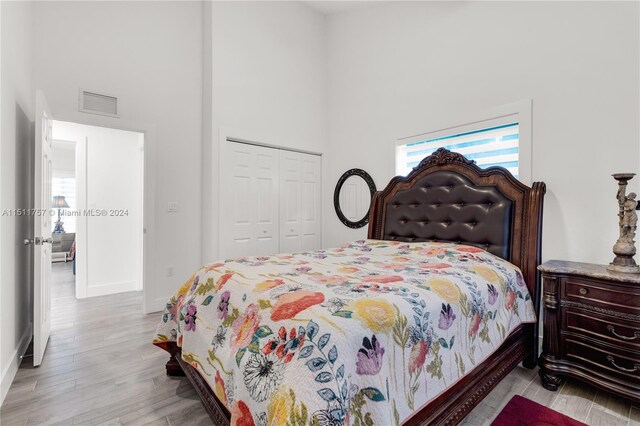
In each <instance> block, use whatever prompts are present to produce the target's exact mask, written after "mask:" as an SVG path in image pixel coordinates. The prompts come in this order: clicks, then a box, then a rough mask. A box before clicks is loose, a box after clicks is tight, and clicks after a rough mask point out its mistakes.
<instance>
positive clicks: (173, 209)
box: [167, 201, 178, 213]
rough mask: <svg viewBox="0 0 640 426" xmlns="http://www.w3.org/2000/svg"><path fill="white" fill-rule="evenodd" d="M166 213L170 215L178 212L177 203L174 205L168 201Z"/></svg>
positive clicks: (173, 202)
mask: <svg viewBox="0 0 640 426" xmlns="http://www.w3.org/2000/svg"><path fill="white" fill-rule="evenodd" d="M167 211H168V212H170V213H175V212H177V211H178V203H176V202H175V201H169V203H167Z"/></svg>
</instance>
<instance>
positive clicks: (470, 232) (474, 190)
mask: <svg viewBox="0 0 640 426" xmlns="http://www.w3.org/2000/svg"><path fill="white" fill-rule="evenodd" d="M545 191H546V187H545V184H544V182H534V183H533V185H532V186H531V187H529V186H527V185H525V184H523V183H522V182H520V181H518V180H517V179H516V178H514V177H513V175H512V174H511V173H509V171H507V170H506V169H504V168H502V167H491V168H488V169H480V168H479V167H478V166H476V164H475V162H474V161H472V160H468V159H467V158H465V157H464V156H463V155H461V154H458V153H455V152H451V151H448V150H446V149H444V148H440V149H438V150H437V151H436V152H434V153H433V154H431V155H430V156H429V157H427V158H425V159H424V160H422V162H420V164H419V165H418V166H417V167H416V168H414V169H413V171H411V173H409V175H408V176H407V177H399V176H396V177H394V178H393V179H391V181H390V182H389V184H388V185H387V187H386V188H385V189H383V190H382V191H379V192H376V194H375V195H374V197H373V199H372V200H371V210H370V213H369V234H368V236H369V238H372V239H378V240H395V241H449V242H455V243H460V244H469V245H474V246H477V247H480V248H483V249H485V250H487V251H489V252H491V253H493V254H495V255H497V256H500V257H502V258H503V259H506V260H508V261H509V262H511V263H513V264H514V265H516V266H518V267H519V268H520V269H521V270H522V273H523V275H524V278H525V281H526V283H527V287H528V288H529V292H530V293H531V296H532V298H533V300H534V301H535V303H536V312H538V308H539V299H540V297H539V296H540V277H539V274H538V271H537V267H538V265H539V264H540V261H541V242H542V201H543V198H544V193H545ZM535 344H537V342H535Z"/></svg>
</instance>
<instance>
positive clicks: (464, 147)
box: [396, 123, 519, 178]
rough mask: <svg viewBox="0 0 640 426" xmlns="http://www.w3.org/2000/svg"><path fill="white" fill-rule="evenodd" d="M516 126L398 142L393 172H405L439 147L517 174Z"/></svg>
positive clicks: (483, 166) (517, 132)
mask: <svg viewBox="0 0 640 426" xmlns="http://www.w3.org/2000/svg"><path fill="white" fill-rule="evenodd" d="M518 142H519V125H518V123H509V124H504V125H501V126H495V127H489V128H484V129H479V130H473V131H470V132H464V133H455V134H452V135H449V136H444V137H439V138H433V139H425V140H421V141H417V142H411V143H407V144H404V145H398V147H397V149H396V162H397V164H396V172H397V173H398V174H400V175H402V176H406V175H407V174H409V172H410V171H411V169H413V168H414V167H416V166H417V165H418V164H420V161H421V160H422V159H423V158H425V157H427V156H429V155H431V154H432V153H433V152H434V151H435V150H436V149H438V148H440V147H443V148H446V149H448V150H449V151H455V152H459V153H460V154H462V155H464V156H465V157H467V158H468V159H470V160H475V162H476V164H477V165H478V166H480V167H482V168H487V167H492V166H500V167H504V168H505V169H507V170H509V171H510V172H511V173H512V174H513V175H514V176H515V177H516V178H517V177H518V148H519V143H518Z"/></svg>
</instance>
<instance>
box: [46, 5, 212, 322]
mask: <svg viewBox="0 0 640 426" xmlns="http://www.w3.org/2000/svg"><path fill="white" fill-rule="evenodd" d="M202 10H203V5H202V3H200V2H182V1H177V2H117V1H113V2H37V3H36V5H35V28H36V30H35V56H34V65H35V85H36V87H37V88H39V89H42V90H43V91H44V93H45V95H46V97H47V99H48V102H49V105H50V107H51V109H52V111H53V114H54V117H55V118H57V119H62V120H67V121H78V122H82V123H85V124H102V122H108V123H109V125H113V126H114V127H117V123H119V122H127V123H128V124H127V127H131V125H133V127H135V123H140V125H141V126H142V127H146V128H150V127H152V128H154V129H155V132H154V135H155V138H153V140H152V138H146V139H145V143H148V144H152V145H153V147H149V148H153V150H154V151H155V158H151V159H150V161H151V163H152V164H154V165H155V170H156V173H155V181H154V182H153V184H154V186H155V189H156V190H155V206H154V207H155V225H153V226H151V227H149V228H148V229H147V234H146V237H145V238H147V239H148V240H149V241H151V239H153V244H151V246H152V247H151V249H152V250H153V251H154V252H155V259H152V261H151V262H152V264H151V266H150V268H149V269H145V271H148V270H149V271H153V272H154V273H155V276H151V275H150V274H147V275H146V276H145V283H146V284H147V285H146V287H145V298H146V299H147V300H148V301H149V306H147V309H148V310H154V309H156V310H157V309H161V308H162V307H163V306H164V303H165V302H166V299H167V298H168V297H169V296H170V294H172V293H173V292H174V291H175V288H176V285H177V284H178V282H181V280H183V279H184V278H185V277H188V276H189V275H190V274H191V273H192V272H193V271H194V270H195V269H197V267H198V266H200V263H201V241H200V239H201V232H200V227H201V225H200V224H201V205H200V195H201V145H202V141H201V132H202V125H201V120H202V115H201V111H202ZM79 88H82V89H86V90H94V91H98V92H105V93H108V94H112V95H115V96H117V97H118V98H119V104H118V105H119V112H120V119H111V120H102V122H101V123H98V122H96V121H91V120H97V119H96V117H98V116H90V115H88V114H82V113H78V112H77V111H78V89H79ZM114 123H115V124H114ZM169 201H175V202H177V203H178V212H177V213H168V212H167V203H168V202H169ZM169 265H171V266H173V268H174V271H175V273H174V275H175V276H172V277H169V276H167V273H166V272H167V267H168V266H169Z"/></svg>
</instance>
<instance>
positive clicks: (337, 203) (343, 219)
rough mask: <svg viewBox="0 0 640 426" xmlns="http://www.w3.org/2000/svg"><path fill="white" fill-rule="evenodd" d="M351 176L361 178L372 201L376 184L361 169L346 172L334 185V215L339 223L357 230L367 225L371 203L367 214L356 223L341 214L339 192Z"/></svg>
mask: <svg viewBox="0 0 640 426" xmlns="http://www.w3.org/2000/svg"><path fill="white" fill-rule="evenodd" d="M351 176H358V177H361V178H362V179H363V180H364V181H365V182H366V184H367V186H368V187H369V192H371V199H373V195H374V194H375V193H376V184H375V182H373V179H372V178H371V176H370V175H369V173H367V172H365V171H364V170H362V169H350V170H347V171H346V172H344V173H343V174H342V176H340V179H338V183H337V184H336V189H335V191H334V192H333V206H334V207H335V209H336V214H337V215H338V219H340V222H342V223H344V224H345V225H346V226H348V227H349V228H352V229H358V228H362V227H363V226H365V225H366V224H367V223H369V211H370V210H371V203H369V209H367V214H365V216H364V217H363V218H362V219H360V220H359V221H357V222H353V221H351V220H349V219H347V217H346V216H345V215H344V213H342V209H341V208H340V190H341V189H342V185H344V183H345V181H346V180H347V179H348V178H350V177H351Z"/></svg>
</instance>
